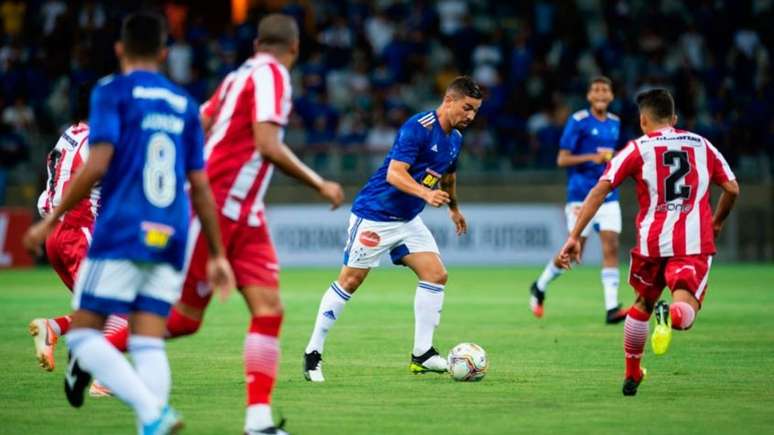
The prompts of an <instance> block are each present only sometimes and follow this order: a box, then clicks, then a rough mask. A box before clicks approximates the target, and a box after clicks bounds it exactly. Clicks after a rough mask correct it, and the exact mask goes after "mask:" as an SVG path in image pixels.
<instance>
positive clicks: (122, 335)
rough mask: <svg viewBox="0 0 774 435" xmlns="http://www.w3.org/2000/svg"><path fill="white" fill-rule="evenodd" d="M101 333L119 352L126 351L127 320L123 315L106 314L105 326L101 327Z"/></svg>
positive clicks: (127, 336)
mask: <svg viewBox="0 0 774 435" xmlns="http://www.w3.org/2000/svg"><path fill="white" fill-rule="evenodd" d="M102 335H104V336H105V339H106V340H107V341H109V342H110V344H112V345H113V347H115V348H116V349H118V350H119V351H120V352H126V348H127V341H128V340H129V321H127V320H126V317H123V316H118V315H111V316H108V318H107V320H106V321H105V327H104V328H102Z"/></svg>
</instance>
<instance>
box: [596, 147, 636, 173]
mask: <svg viewBox="0 0 774 435" xmlns="http://www.w3.org/2000/svg"><path fill="white" fill-rule="evenodd" d="M634 150H635V146H634V142H629V145H627V146H626V147H625V148H624V149H623V150H621V152H620V153H618V155H617V156H615V157H614V158H613V160H611V161H610V165H609V166H608V167H607V169H606V170H605V172H604V173H603V174H602V177H600V179H601V180H608V181H611V182H614V181H615V177H616V174H617V172H618V171H619V170H620V169H621V166H623V164H624V162H625V161H626V159H628V158H629V156H630V155H631V154H632V153H633V152H634Z"/></svg>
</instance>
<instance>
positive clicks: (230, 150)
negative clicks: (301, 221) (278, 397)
mask: <svg viewBox="0 0 774 435" xmlns="http://www.w3.org/2000/svg"><path fill="white" fill-rule="evenodd" d="M298 50H299V36H298V28H297V25H296V23H295V21H294V20H293V19H292V18H291V17H289V16H286V15H269V16H267V17H265V18H264V19H262V20H261V22H260V23H259V25H258V39H257V41H256V53H255V55H254V56H253V57H252V58H250V59H248V60H247V61H246V62H245V63H244V64H242V66H240V67H239V68H238V69H237V70H235V71H233V72H232V73H230V74H228V75H227V76H226V78H225V79H224V80H223V82H222V83H221V84H220V86H218V88H217V90H216V91H215V93H214V95H213V96H212V97H211V98H210V100H209V101H207V102H206V103H205V104H204V105H203V106H202V107H201V115H202V124H203V126H204V127H205V131H206V135H207V140H206V144H205V149H204V153H205V159H206V162H207V175H208V177H209V180H210V186H211V188H212V192H213V194H214V196H215V202H216V204H217V207H218V208H219V209H220V227H221V233H222V237H223V244H224V246H226V251H227V252H228V259H229V261H230V263H231V266H232V268H233V270H234V275H235V277H236V281H237V286H238V287H239V289H240V291H241V293H242V295H243V296H244V298H245V301H246V302H247V305H248V307H249V308H250V311H251V315H252V320H251V323H250V327H249V331H248V334H247V338H246V340H245V348H244V352H245V374H246V375H247V382H246V383H247V413H246V422H245V433H248V434H253V433H285V432H284V431H281V429H280V428H276V427H274V423H273V421H272V417H271V409H270V406H269V403H270V399H271V392H272V390H273V386H274V380H275V377H276V370H277V363H278V354H279V345H278V341H277V337H278V335H279V328H280V325H281V323H282V312H283V308H282V304H281V302H280V298H279V292H278V287H279V281H278V274H279V265H278V264H277V256H276V253H275V250H274V245H273V244H272V241H271V238H270V236H269V230H268V227H267V224H266V217H265V214H264V209H265V205H264V195H265V194H266V189H267V188H268V186H269V180H270V179H271V175H272V171H273V169H274V166H277V167H278V168H279V169H280V170H282V171H283V172H285V173H287V174H288V175H290V176H291V177H294V178H296V179H298V180H300V181H301V182H303V183H305V184H307V185H308V186H310V187H311V188H313V189H315V190H316V191H318V192H319V193H320V195H322V196H323V197H324V198H325V199H326V200H328V201H329V202H330V203H331V204H332V206H333V208H336V207H338V206H339V205H340V204H341V203H342V201H343V200H344V194H343V191H342V189H341V186H340V185H339V184H338V183H333V182H330V181H326V180H324V179H323V178H321V177H320V176H319V175H317V174H316V173H315V172H314V171H312V170H311V169H310V168H308V167H307V166H306V165H304V164H303V163H302V162H301V161H300V160H299V159H298V158H297V157H296V156H295V155H294V154H293V152H292V151H291V150H290V148H288V147H287V145H285V143H284V142H283V127H284V126H285V125H286V124H287V122H288V116H289V114H290V110H291V101H292V100H291V94H292V91H291V85H290V75H289V74H288V68H290V67H291V66H292V65H293V64H294V63H295V60H296V58H297V56H298ZM191 231H192V233H193V234H190V235H189V242H192V243H193V246H192V247H190V249H189V255H191V258H190V264H189V269H188V274H187V276H186V280H185V283H184V285H183V293H182V296H181V298H180V301H179V302H178V303H177V304H176V305H175V307H174V308H173V309H172V312H171V313H170V316H169V320H168V323H167V329H168V332H169V335H170V336H171V337H176V336H181V335H187V334H192V333H194V332H195V331H196V330H197V329H198V328H199V326H200V325H201V322H202V317H203V315H204V310H205V309H206V307H207V305H208V303H209V301H210V299H211V296H212V292H211V290H210V289H209V287H208V285H207V280H206V273H205V272H206V271H205V266H206V260H207V255H208V254H207V245H206V241H205V239H204V238H203V237H202V236H201V235H200V234H197V233H198V231H199V225H198V223H197V222H194V223H193V225H192V226H191ZM262 431H264V432H262Z"/></svg>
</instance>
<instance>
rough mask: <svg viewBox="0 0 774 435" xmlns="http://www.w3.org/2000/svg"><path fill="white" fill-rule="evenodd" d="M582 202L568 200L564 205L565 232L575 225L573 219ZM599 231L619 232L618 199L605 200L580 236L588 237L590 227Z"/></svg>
mask: <svg viewBox="0 0 774 435" xmlns="http://www.w3.org/2000/svg"><path fill="white" fill-rule="evenodd" d="M581 205H583V203H582V202H568V203H567V205H566V206H565V207H564V214H565V216H567V232H568V233H569V232H570V231H572V229H573V228H574V227H575V221H576V220H577V219H578V213H580V209H581ZM592 228H594V230H596V231H597V232H599V231H612V232H614V233H618V234H620V233H621V205H620V204H619V203H618V201H610V202H605V203H603V204H602V206H601V207H599V210H597V214H595V215H594V217H593V218H591V222H589V224H588V225H586V228H584V229H583V232H582V233H581V237H588V236H589V234H591V229H592Z"/></svg>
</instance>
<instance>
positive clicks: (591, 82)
mask: <svg viewBox="0 0 774 435" xmlns="http://www.w3.org/2000/svg"><path fill="white" fill-rule="evenodd" d="M597 83H602V84H605V85H607V86H608V87H610V90H611V91H612V90H613V81H612V80H610V77H607V76H594V77H592V78H591V80H589V90H591V87H592V86H594V85H595V84H597Z"/></svg>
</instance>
